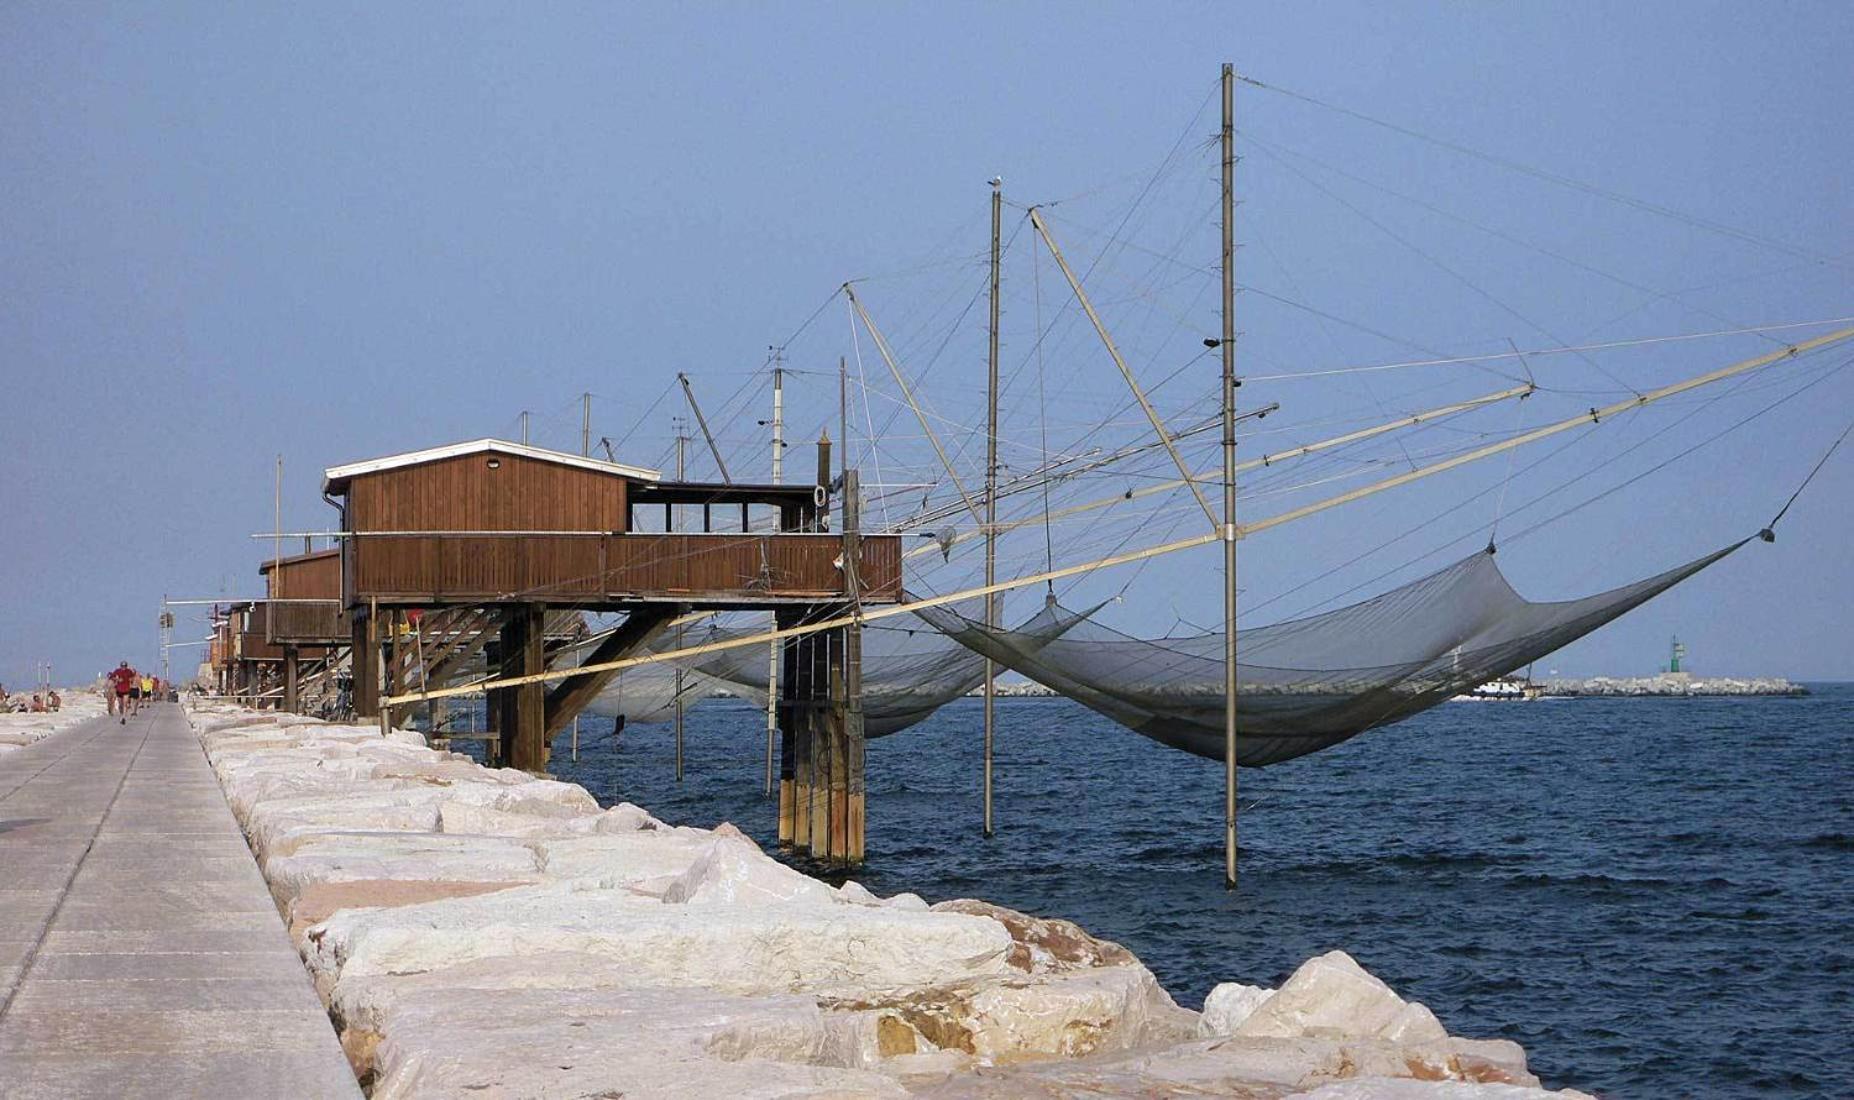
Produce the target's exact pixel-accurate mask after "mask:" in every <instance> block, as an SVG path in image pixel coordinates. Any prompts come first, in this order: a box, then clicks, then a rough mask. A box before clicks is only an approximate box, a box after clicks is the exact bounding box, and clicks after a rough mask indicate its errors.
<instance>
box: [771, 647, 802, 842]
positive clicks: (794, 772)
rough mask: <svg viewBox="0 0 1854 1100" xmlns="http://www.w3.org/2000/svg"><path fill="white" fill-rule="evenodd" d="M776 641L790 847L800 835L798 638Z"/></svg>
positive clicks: (783, 804) (784, 829) (782, 793)
mask: <svg viewBox="0 0 1854 1100" xmlns="http://www.w3.org/2000/svg"><path fill="white" fill-rule="evenodd" d="M795 623H796V618H795V617H794V616H793V615H792V614H791V613H789V612H786V611H778V612H775V613H774V614H773V624H774V625H775V626H777V627H779V628H780V629H782V630H783V629H785V628H786V627H789V626H793V625H795ZM774 644H775V645H777V646H778V647H779V704H778V707H779V843H780V845H781V846H783V847H790V846H791V845H792V843H793V839H794V838H795V837H796V836H797V821H798V809H797V806H798V796H797V783H798V728H797V722H796V718H795V716H796V714H797V711H796V710H795V709H794V707H793V695H792V689H793V684H794V681H795V680H796V679H797V676H798V639H796V638H787V639H785V640H784V641H781V642H775V643H774Z"/></svg>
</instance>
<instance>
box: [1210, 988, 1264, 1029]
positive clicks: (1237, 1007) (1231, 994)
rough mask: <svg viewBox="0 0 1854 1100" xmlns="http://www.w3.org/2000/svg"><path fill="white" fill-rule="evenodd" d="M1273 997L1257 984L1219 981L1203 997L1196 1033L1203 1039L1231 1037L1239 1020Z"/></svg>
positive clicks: (1239, 1022) (1246, 1017)
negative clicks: (1216, 1036)
mask: <svg viewBox="0 0 1854 1100" xmlns="http://www.w3.org/2000/svg"><path fill="white" fill-rule="evenodd" d="M1274 994H1275V991H1274V990H1272V989H1264V988H1263V987H1261V986H1258V985H1241V984H1238V983H1236V982H1223V983H1222V984H1220V985H1218V986H1216V987H1215V988H1213V989H1212V990H1211V991H1210V994H1209V995H1208V996H1206V997H1205V998H1204V1015H1203V1018H1202V1019H1201V1020H1200V1021H1199V1022H1198V1029H1197V1030H1198V1034H1199V1035H1203V1036H1205V1037H1209V1036H1213V1035H1234V1034H1235V1033H1236V1029H1237V1028H1238V1027H1241V1026H1242V1024H1243V1021H1245V1020H1247V1019H1248V1018H1249V1017H1250V1016H1252V1015H1254V1013H1255V1010H1256V1009H1257V1008H1260V1007H1261V1006H1262V1002H1264V1001H1266V1000H1268V998H1270V997H1272V996H1274Z"/></svg>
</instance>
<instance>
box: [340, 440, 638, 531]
mask: <svg viewBox="0 0 1854 1100" xmlns="http://www.w3.org/2000/svg"><path fill="white" fill-rule="evenodd" d="M492 460H493V461H495V462H497V463H499V464H500V465H499V466H498V467H497V468H494V469H491V468H490V466H489V463H490V462H491V461H492ZM627 486H628V482H626V481H625V479H624V478H622V477H618V476H615V475H613V474H609V473H600V472H599V471H597V470H584V469H580V468H579V467H577V466H563V465H561V464H559V463H557V462H543V461H540V460H538V459H532V458H526V457H523V456H521V455H510V454H494V453H490V454H483V453H478V454H468V455H458V456H457V457H455V458H446V459H439V460H438V461H435V462H426V463H421V464H419V465H417V466H407V467H403V468H400V469H395V470H382V471H380V472H378V473H372V474H362V475H360V476H358V477H355V478H354V479H352V480H351V481H350V482H349V484H348V497H347V509H348V510H347V523H348V530H350V531H623V530H624V529H625V499H626V493H627Z"/></svg>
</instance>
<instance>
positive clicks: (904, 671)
mask: <svg viewBox="0 0 1854 1100" xmlns="http://www.w3.org/2000/svg"><path fill="white" fill-rule="evenodd" d="M1088 614H1089V612H1072V611H1068V610H1065V609H1063V608H1062V607H1060V606H1058V605H1056V604H1054V603H1051V604H1048V605H1046V606H1044V608H1043V609H1042V610H1041V611H1039V612H1037V614H1036V615H1034V616H1032V617H1031V618H1030V619H1028V620H1026V621H1025V622H1024V623H1023V624H1022V625H1020V626H1018V627H1017V628H1016V629H1015V630H1012V631H1010V632H1009V634H1010V636H1011V637H1012V638H1013V639H1015V644H1016V645H1018V646H1019V647H1021V648H1022V649H1023V650H1024V651H1026V652H1034V651H1035V650H1036V648H1037V646H1038V645H1040V644H1042V643H1045V642H1048V641H1050V640H1053V639H1055V638H1058V637H1060V636H1062V634H1063V633H1064V632H1065V631H1067V630H1069V629H1071V628H1073V627H1074V625H1075V624H1076V623H1078V622H1080V621H1081V620H1082V619H1083V618H1085V617H1087V615H1088ZM905 617H906V616H903V618H905ZM750 633H758V631H757V630H743V629H733V628H726V627H721V626H711V627H709V628H708V629H706V630H703V631H699V632H698V631H696V630H691V631H689V634H688V644H689V645H697V644H700V643H705V642H711V641H723V640H728V639H731V638H738V637H745V636H747V635H748V634H750ZM665 648H680V647H679V646H665ZM766 658H767V654H766V648H765V647H763V646H741V647H738V648H734V649H724V650H719V651H716V652H714V653H709V654H704V655H702V656H699V657H691V658H688V659H687V667H689V668H691V669H693V670H695V671H696V672H698V673H700V674H701V675H702V676H703V677H706V678H707V679H709V680H710V681H712V682H713V683H714V684H715V685H716V686H718V687H720V688H722V689H723V690H725V691H727V692H728V693H729V694H731V695H737V696H739V697H741V698H743V699H747V700H749V701H751V702H753V703H754V704H755V705H757V706H761V707H764V706H765V705H766V672H767V668H766V665H767V659H766ZM645 667H649V666H645ZM627 674H628V673H627ZM984 681H985V658H984V656H983V655H982V654H980V653H976V652H974V651H973V650H971V649H969V648H967V647H966V646H963V645H960V644H959V643H958V642H956V641H954V640H952V639H951V638H948V637H946V636H945V635H944V634H942V633H941V632H940V631H938V630H935V629H932V628H929V627H924V626H923V627H914V628H905V627H890V626H886V625H878V624H875V623H871V624H870V625H869V626H867V627H865V628H864V629H863V729H864V735H865V736H867V737H883V736H886V735H888V734H891V733H895V732H897V731H899V730H904V729H906V728H908V727H909V726H911V725H913V724H915V723H916V722H919V721H921V720H922V719H924V718H926V717H927V716H928V715H930V714H932V713H933V712H934V711H936V710H938V709H940V708H941V707H943V706H945V705H946V704H948V703H950V702H952V701H953V700H954V699H957V698H959V697H960V696H962V695H964V694H966V693H967V692H969V691H971V690H972V689H973V688H976V687H978V686H979V685H980V684H982V683H983V682H984Z"/></svg>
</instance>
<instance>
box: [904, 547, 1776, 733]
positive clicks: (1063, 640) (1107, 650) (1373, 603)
mask: <svg viewBox="0 0 1854 1100" xmlns="http://www.w3.org/2000/svg"><path fill="white" fill-rule="evenodd" d="M1744 541H1745V542H1748V541H1750V540H1749V539H1747V540H1744ZM1743 545H1744V542H1739V543H1736V544H1734V545H1732V546H1728V547H1726V548H1725V549H1723V550H1720V551H1717V552H1716V553H1712V554H1708V555H1706V556H1705V557H1703V558H1699V559H1697V560H1695V561H1691V562H1688V563H1687V564H1685V565H1682V566H1679V567H1677V568H1674V569H1670V570H1668V571H1667V572H1665V573H1661V574H1659V575H1657V576H1653V577H1649V578H1648V579H1646V580H1642V581H1637V582H1636V583H1634V584H1630V585H1625V586H1624V587H1621V588H1617V589H1613V590H1611V591H1608V592H1603V593H1600V594H1598V595H1594V596H1588V597H1585V598H1583V599H1578V600H1567V601H1564V602H1558V603H1534V602H1531V601H1529V600H1526V599H1525V598H1524V597H1522V596H1520V595H1519V593H1518V592H1516V591H1514V589H1513V587H1512V585H1510V584H1508V583H1507V580H1506V577H1505V576H1504V575H1502V573H1501V572H1500V568H1499V566H1498V565H1496V564H1495V562H1494V555H1493V552H1492V551H1491V550H1483V551H1480V552H1478V553H1476V554H1474V555H1473V556H1471V557H1468V558H1464V559H1462V560H1461V561H1458V562H1456V563H1455V564H1453V565H1450V566H1448V567H1446V568H1444V569H1441V570H1439V571H1437V572H1435V573H1432V574H1430V575H1429V576H1426V577H1423V578H1421V579H1420V580H1416V581H1412V582H1411V583H1409V584H1406V585H1403V586H1402V587H1399V588H1395V589H1392V590H1390V591H1389V592H1386V593H1384V594H1383V595H1380V596H1377V597H1375V598H1373V599H1369V600H1366V601H1364V602H1363V603H1358V604H1353V605H1352V606H1350V607H1344V608H1340V609H1338V610H1336V611H1329V612H1326V613H1323V614H1319V615H1314V616H1310V617H1308V618H1304V619H1296V620H1292V621H1289V622H1283V623H1277V624H1274V625H1272V626H1264V627H1258V628H1253V629H1244V630H1243V631H1242V632H1241V634H1240V636H1239V639H1238V641H1239V643H1240V649H1239V653H1240V657H1239V660H1238V662H1237V670H1238V688H1237V692H1238V700H1239V701H1238V706H1237V721H1238V724H1239V737H1238V739H1237V763H1239V764H1242V765H1245V766H1249V767H1260V766H1262V765H1266V764H1275V763H1279V762H1281V761H1283V760H1291V759H1293V758H1295V757H1297V756H1305V755H1306V754H1308V753H1310V752H1317V751H1319V750H1320V749H1324V748H1329V747H1331V746H1333V745H1336V744H1338V743H1340V742H1341V741H1344V740H1346V739H1348V738H1351V737H1356V736H1357V735H1358V734H1360V733H1363V732H1365V731H1366V730H1369V729H1375V728H1376V727H1378V726H1384V725H1388V724H1390V723H1392V722H1396V721H1400V720H1402V719H1404V718H1408V717H1409V716H1411V715H1413V714H1416V713H1417V712H1419V711H1422V710H1425V709H1427V708H1429V707H1431V706H1434V705H1435V704H1437V703H1439V702H1442V701H1443V700H1445V699H1448V698H1449V697H1450V696H1453V695H1456V694H1458V693H1460V692H1462V691H1465V690H1469V689H1471V688H1473V687H1475V686H1477V685H1479V684H1483V683H1485V682H1487V681H1488V680H1492V679H1494V678H1496V677H1499V676H1504V675H1506V674H1507V673H1509V672H1512V671H1514V670H1515V669H1518V668H1522V667H1524V666H1525V665H1526V664H1528V663H1529V662H1531V661H1534V660H1536V659H1538V658H1540V657H1543V656H1545V655H1546V654H1548V653H1551V652H1552V651H1554V650H1557V649H1559V648H1562V647H1563V646H1565V645H1567V644H1569V643H1570V642H1572V641H1575V640H1576V639H1578V638H1581V637H1583V636H1584V635H1585V634H1588V633H1590V632H1591V631H1593V630H1595V629H1597V628H1598V627H1600V626H1602V625H1603V624H1605V623H1607V622H1609V621H1611V620H1612V619H1615V618H1616V617H1618V616H1620V615H1622V614H1624V613H1625V612H1627V611H1629V610H1631V609H1632V608H1635V607H1637V606H1639V605H1640V604H1642V603H1643V602H1645V601H1647V600H1649V599H1651V598H1653V597H1654V596H1656V595H1659V594H1660V593H1662V592H1664V591H1666V590H1667V589H1669V588H1671V587H1673V586H1674V585H1676V584H1679V583H1680V582H1681V581H1683V580H1685V579H1686V578H1688V577H1690V576H1692V575H1693V574H1695V573H1697V572H1699V571H1700V570H1702V569H1704V568H1706V567H1707V566H1709V565H1711V564H1712V563H1714V562H1716V561H1718V560H1719V559H1721V558H1723V557H1725V556H1726V555H1727V554H1730V553H1731V552H1732V551H1734V550H1736V549H1738V548H1739V547H1740V546H1743ZM916 614H917V615H919V616H920V617H921V618H923V619H925V620H926V621H928V622H929V623H931V624H933V625H934V626H935V627H936V628H938V629H940V630H942V631H944V632H945V633H946V634H947V635H948V636H949V637H951V638H954V639H956V640H957V641H959V642H960V643H962V644H964V645H965V646H967V647H969V648H970V649H971V650H972V651H973V652H974V653H976V654H981V655H983V656H988V657H990V658H991V659H992V660H994V661H996V662H997V663H998V664H1000V665H1002V666H1004V667H1005V668H1009V669H1011V670H1013V671H1016V672H1019V673H1022V674H1023V675H1025V676H1028V677H1029V678H1031V679H1033V680H1036V681H1037V682H1039V683H1042V684H1045V685H1047V686H1048V687H1050V688H1051V689H1053V690H1055V691H1057V692H1059V693H1061V694H1063V695H1066V696H1068V697H1069V698H1071V699H1074V700H1076V701H1077V702H1080V703H1082V704H1084V705H1085V706H1088V707H1090V708H1092V709H1094V710H1096V711H1099V712H1100V713H1102V714H1104V715H1106V716H1108V717H1109V718H1112V719H1113V720H1114V721H1116V722H1119V723H1120V724H1121V725H1124V726H1126V727H1128V728H1129V729H1132V730H1134V731H1136V732H1138V733H1141V734H1144V735H1145V736H1147V737H1150V738H1152V739H1154V740H1156V741H1159V742H1162V743H1163V744H1166V745H1170V746H1171V747H1173V748H1176V749H1183V750H1184V751H1186V752H1191V753H1196V754H1197V755H1199V756H1207V757H1211V758H1213V759H1217V760H1221V759H1223V720H1224V698H1225V696H1224V691H1223V674H1224V666H1223V635H1222V634H1220V633H1217V634H1199V635H1193V636H1188V637H1166V638H1160V639H1157V640H1148V639H1142V638H1135V637H1132V636H1130V635H1127V634H1122V633H1120V632H1119V631H1116V630H1113V629H1111V628H1109V627H1106V626H1102V625H1100V624H1099V623H1095V622H1093V621H1088V622H1077V623H1076V624H1074V625H1073V626H1072V628H1071V629H1069V630H1067V631H1066V632H1065V633H1064V634H1063V635H1062V636H1060V637H1055V638H1051V637H1041V636H1032V637H1022V636H1020V635H1019V633H1018V632H1017V631H1011V630H993V629H989V628H987V627H986V626H985V624H983V623H982V622H977V621H975V620H972V619H969V618H966V617H965V616H963V615H960V614H958V613H957V612H954V611H952V610H950V609H948V608H928V609H924V610H921V611H917V612H916Z"/></svg>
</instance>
